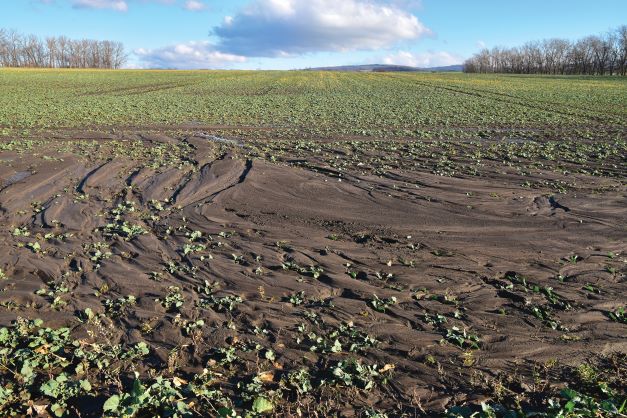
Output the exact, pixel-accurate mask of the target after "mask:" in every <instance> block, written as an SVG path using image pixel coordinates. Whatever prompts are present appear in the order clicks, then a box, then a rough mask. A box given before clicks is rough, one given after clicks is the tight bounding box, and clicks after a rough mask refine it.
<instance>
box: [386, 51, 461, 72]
mask: <svg viewBox="0 0 627 418" xmlns="http://www.w3.org/2000/svg"><path fill="white" fill-rule="evenodd" d="M463 61H464V59H463V58H462V57H460V56H459V55H456V54H451V53H450V52H446V51H429V52H422V53H413V52H408V51H398V52H397V53H395V54H391V55H387V56H386V57H384V58H383V63H384V64H388V65H408V66H410V67H421V68H425V67H441V66H446V65H455V64H461V63H462V62H463Z"/></svg>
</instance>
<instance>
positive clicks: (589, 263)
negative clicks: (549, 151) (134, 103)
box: [0, 133, 627, 415]
mask: <svg viewBox="0 0 627 418" xmlns="http://www.w3.org/2000/svg"><path fill="white" fill-rule="evenodd" d="M126 140H127V141H128V140H129V139H128V138H126ZM130 140H131V141H135V143H137V144H140V145H139V146H140V147H142V148H144V149H146V150H150V149H152V148H155V147H165V146H166V145H167V146H177V144H179V145H180V144H183V145H184V147H183V148H178V151H175V153H177V152H178V154H176V155H175V156H174V157H171V158H170V157H168V158H169V160H168V163H167V164H159V163H157V164H154V161H153V160H154V155H151V156H149V157H148V156H146V155H144V154H141V153H139V151H137V150H136V149H135V148H134V147H136V145H135V146H131V145H129V144H128V143H127V142H124V143H121V145H115V146H113V145H111V144H110V143H115V142H116V141H117V139H116V138H115V135H113V134H111V137H110V138H108V139H107V138H103V139H98V140H96V141H94V142H95V143H97V145H90V146H89V147H84V148H80V145H79V148H76V147H77V146H76V145H75V144H72V143H71V142H68V141H66V140H57V141H51V142H50V143H48V145H45V146H44V147H43V148H42V147H41V146H37V148H36V150H35V151H34V150H28V151H24V150H20V149H19V147H14V148H13V149H5V150H3V151H2V153H1V155H2V158H0V223H1V224H2V228H1V230H0V269H1V270H2V273H3V275H4V277H5V278H4V279H1V280H0V287H1V290H0V303H1V305H2V308H1V309H0V325H2V326H7V325H9V324H10V323H11V321H13V320H15V319H16V318H17V317H27V318H42V319H44V320H45V323H46V325H48V326H51V327H53V326H69V327H72V329H73V332H74V333H76V334H77V335H81V333H84V330H83V325H81V322H80V321H79V320H78V319H77V312H81V311H84V310H85V309H86V308H90V309H91V310H92V311H94V312H96V313H102V314H104V315H105V316H106V317H107V318H108V320H109V321H110V322H109V324H110V333H111V338H112V341H114V342H123V343H136V342H140V341H146V342H147V343H148V344H149V347H150V349H151V356H152V357H151V358H152V360H151V361H152V365H151V367H154V368H156V369H159V370H168V366H167V363H168V362H169V361H170V356H171V353H172V352H173V351H174V350H176V351H177V353H178V358H177V364H178V371H177V372H176V373H197V372H199V371H201V370H202V369H203V368H206V367H209V366H211V365H212V364H214V363H215V362H213V363H212V360H211V358H212V357H211V355H212V354H211V353H212V352H214V350H215V349H216V347H236V348H237V350H238V351H237V353H238V355H239V357H240V363H238V365H237V366H231V367H232V369H231V373H232V374H233V375H236V374H237V373H240V374H241V375H242V376H244V375H250V374H251V373H255V370H256V368H255V367H258V363H259V359H258V357H256V356H255V355H253V354H251V353H248V352H247V351H246V350H243V349H240V348H241V347H240V345H241V344H242V342H244V341H254V342H256V343H257V344H260V345H261V346H263V347H264V349H265V350H272V352H274V353H275V356H274V357H273V358H272V361H271V362H269V363H267V364H266V366H264V367H266V368H268V367H269V368H271V369H272V370H273V371H274V372H275V376H277V377H276V379H278V376H279V375H280V374H281V373H288V372H289V371H292V370H298V369H299V368H302V367H308V368H310V369H311V370H314V369H316V368H317V369H320V370H322V369H323V368H324V367H325V365H328V364H335V362H338V361H343V360H347V359H356V360H358V361H360V362H362V363H364V364H368V365H373V364H377V365H379V367H380V370H383V369H385V370H383V371H382V373H383V374H385V376H386V380H387V383H385V384H383V383H380V382H379V383H377V385H376V387H375V388H373V389H370V391H369V392H363V391H358V392H356V393H352V392H351V394H350V396H349V395H348V394H346V395H332V396H331V395H330V396H331V397H339V398H340V400H338V401H337V405H338V406H337V411H339V412H338V413H341V414H344V415H351V412H350V411H360V410H361V409H360V408H362V407H363V406H372V407H375V408H377V409H380V410H388V411H397V413H399V414H400V412H399V411H405V412H407V411H413V412H414V413H416V414H421V413H427V414H429V413H436V412H442V411H444V410H445V409H446V408H447V407H450V406H452V405H458V404H462V403H465V402H479V401H482V400H484V399H489V398H492V397H493V394H492V393H490V390H489V388H488V386H490V385H489V383H487V382H490V381H495V380H497V379H499V378H501V377H502V376H507V375H514V374H517V373H520V374H521V375H525V374H527V375H529V376H531V373H532V372H531V368H532V366H531V365H533V364H545V363H546V362H548V361H552V360H553V359H556V360H558V361H559V362H560V363H561V364H564V365H570V366H574V367H576V366H577V365H579V364H581V363H583V362H586V361H587V360H589V359H590V358H591V357H592V356H597V355H610V354H611V353H616V352H619V353H626V352H627V339H626V338H625V331H626V328H625V327H626V325H625V324H624V323H621V322H618V321H613V320H611V319H610V317H609V316H608V314H609V313H610V312H613V311H615V310H616V309H618V308H619V307H621V306H623V305H624V304H625V295H626V291H627V285H626V284H625V273H626V262H627V253H626V251H627V245H626V241H625V238H626V230H625V227H626V223H625V219H627V196H626V194H625V192H626V190H625V178H626V177H625V174H626V173H625V154H624V150H623V151H620V150H619V152H618V153H617V154H614V155H610V156H606V157H605V158H597V159H595V158H594V156H593V155H592V156H589V157H590V158H589V159H588V160H586V162H585V163H584V164H580V163H579V162H577V161H572V160H568V161H567V160H563V161H562V160H560V159H559V158H558V159H557V160H551V161H549V162H548V163H547V164H544V165H538V164H537V160H534V159H529V160H526V159H525V156H524V155H522V156H520V158H519V159H517V160H511V161H509V162H508V163H505V162H504V161H503V160H502V159H497V158H492V157H486V156H485V155H484V156H480V157H473V158H475V160H476V159H477V158H478V160H479V161H480V164H479V163H478V164H476V165H474V166H473V167H475V168H477V169H476V170H474V171H473V172H472V173H470V172H469V171H467V170H466V169H465V168H467V167H468V165H466V163H467V162H468V161H470V160H473V158H471V157H470V155H471V153H472V152H474V151H477V150H479V151H482V152H484V154H485V152H486V151H485V150H486V149H488V147H489V145H486V144H472V145H464V148H459V149H458V148H455V147H456V146H457V145H454V146H453V145H450V146H449V145H447V144H444V145H438V146H435V147H434V148H432V149H431V150H430V151H429V153H425V154H424V155H422V156H420V157H419V158H417V157H416V156H415V155H411V154H410V153H409V152H408V151H407V149H404V148H403V146H404V145H402V144H400V145H399V147H398V148H397V149H396V150H394V149H389V150H387V151H380V150H379V149H378V148H377V147H378V145H372V144H369V143H368V142H366V141H364V142H363V143H359V144H357V143H351V144H350V146H349V145H347V144H345V143H343V145H338V146H337V147H336V148H334V144H333V143H329V142H328V141H326V142H325V144H324V147H323V149H322V148H321V149H317V148H316V147H317V146H318V144H316V143H315V142H311V143H308V144H307V146H306V147H303V146H300V145H299V144H298V143H294V144H291V145H290V144H289V143H282V144H281V145H280V146H279V145H276V144H274V145H273V144H269V143H265V142H263V141H256V142H255V143H254V144H251V143H245V144H244V145H243V146H241V143H240V142H229V141H211V140H209V139H208V137H207V136H206V135H205V134H204V133H203V134H199V135H197V136H185V137H172V136H167V135H164V134H162V135H156V134H146V135H137V137H136V138H131V139H130ZM320 146H321V147H322V145H320ZM508 146H520V147H521V149H522V147H523V146H524V144H521V145H518V144H513V145H508ZM108 147H111V148H108ZM127 147H129V148H128V149H129V150H130V149H131V148H132V152H131V151H129V152H128V153H125V151H124V150H125V149H127ZM451 147H453V148H451ZM164 149H165V148H164ZM111 150H115V152H114V151H111ZM181 150H182V151H181ZM451 150H453V151H454V152H453V151H451ZM148 152H150V151H148ZM521 152H522V151H521ZM125 154H127V155H125ZM443 154H446V155H448V161H449V163H450V164H448V165H446V164H444V165H443V163H441V162H442V159H441V156H442V155H443ZM430 155H431V156H430ZM151 158H152V159H153V160H151ZM149 160H150V161H149ZM157 160H158V159H157ZM436 160H437V161H439V162H440V163H438V164H435V163H434V161H436ZM473 161H474V160H473ZM344 163H345V164H344ZM375 165H376V167H375ZM445 165H446V167H444V166H445ZM443 167H444V168H447V170H448V171H446V170H444V168H443ZM456 167H457V168H456ZM582 167H583V168H585V170H579V168H582ZM595 170H596V171H597V172H596V173H595ZM599 173H600V174H599ZM530 184H531V187H530V186H529V185H530ZM556 184H558V185H562V186H561V187H560V188H558V189H556V188H555V187H554V186H555V185H556ZM175 288H178V289H180V295H181V296H182V300H183V303H182V305H180V306H172V305H169V306H168V304H167V303H164V301H165V300H166V297H167V296H168V294H170V295H171V294H172V293H173V289H175ZM174 293H176V292H175V291H174ZM129 295H132V296H134V297H135V298H136V302H135V303H134V304H132V306H128V307H124V308H121V309H119V311H116V308H111V305H107V302H106V301H107V300H116V299H118V298H122V297H128V296H129ZM228 297H231V298H228ZM237 298H240V299H237ZM229 300H234V301H235V302H234V303H233V304H232V305H231V306H228V303H227V302H228V301H229ZM240 300H241V302H238V301H240ZM199 319H202V320H203V321H204V324H203V325H202V326H201V328H200V330H199V334H195V336H190V333H189V332H186V331H185V329H184V328H185V325H186V324H189V323H192V322H194V321H197V320H199ZM347 329H349V331H346V330H347ZM342 330H343V331H342ZM350 330H352V331H350ZM311 333H315V336H317V337H320V338H318V339H316V338H314V337H309V335H310V334H311ZM336 341H339V343H336ZM238 344H240V345H238ZM337 344H339V345H340V346H339V347H338V346H337ZM208 365H209V366H208ZM381 366H384V367H383V368H381ZM165 373H167V372H165ZM276 379H275V382H274V383H276ZM477 380H480V382H477ZM224 384H225V385H227V386H228V385H232V384H233V383H232V382H231V381H229V382H225V383H224ZM267 384H268V385H270V386H271V385H272V384H273V382H267ZM520 391H521V392H524V389H521V390H520ZM425 411H426V412H425ZM430 411H431V412H430ZM353 413H355V414H356V413H357V412H353Z"/></svg>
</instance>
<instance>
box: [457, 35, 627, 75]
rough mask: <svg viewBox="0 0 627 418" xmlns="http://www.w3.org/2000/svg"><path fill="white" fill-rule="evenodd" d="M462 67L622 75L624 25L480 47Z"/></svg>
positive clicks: (626, 42) (626, 52)
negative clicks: (579, 34) (569, 37)
mask: <svg viewBox="0 0 627 418" xmlns="http://www.w3.org/2000/svg"><path fill="white" fill-rule="evenodd" d="M464 71H465V72H468V73H516V74H587V75H622V76H624V75H625V74H626V73H627V25H623V26H621V27H619V28H617V29H615V30H612V31H610V32H608V33H605V34H603V35H598V36H588V37H586V38H583V39H580V40H578V41H575V42H572V41H568V40H565V39H545V40H543V41H535V42H528V43H526V44H524V45H523V46H521V47H516V48H499V47H496V48H492V49H484V50H482V51H481V52H479V53H478V54H476V55H474V56H473V57H472V58H470V59H468V60H467V61H466V62H465V63H464Z"/></svg>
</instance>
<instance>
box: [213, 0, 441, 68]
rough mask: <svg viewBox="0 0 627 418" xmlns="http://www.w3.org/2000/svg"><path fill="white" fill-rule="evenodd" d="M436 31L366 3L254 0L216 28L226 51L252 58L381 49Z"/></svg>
mask: <svg viewBox="0 0 627 418" xmlns="http://www.w3.org/2000/svg"><path fill="white" fill-rule="evenodd" d="M430 33H431V31H430V30H429V29H428V28H427V27H425V26H424V25H423V24H422V23H421V22H420V21H419V20H418V18H417V17H416V16H414V15H412V14H410V13H408V12H406V11H403V10H401V9H400V8H398V7H396V6H394V5H390V4H389V3H382V2H375V1H366V0H254V1H253V2H252V3H250V4H249V5H248V6H246V7H244V8H243V9H242V10H240V11H239V12H238V13H237V14H236V15H235V16H230V17H227V18H225V19H224V22H223V23H222V24H221V25H220V26H218V27H216V28H214V30H213V34H214V35H215V36H217V37H218V38H219V39H220V41H219V43H218V47H219V49H220V50H222V51H225V52H228V53H231V54H237V55H245V56H249V57H280V56H290V55H300V54H305V53H310V52H321V51H352V50H376V49H379V48H385V47H389V46H391V45H394V44H395V43H397V42H400V41H408V40H416V39H418V38H420V37H422V36H425V35H428V34H430Z"/></svg>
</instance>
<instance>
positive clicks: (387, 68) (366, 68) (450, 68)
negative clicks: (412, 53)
mask: <svg viewBox="0 0 627 418" xmlns="http://www.w3.org/2000/svg"><path fill="white" fill-rule="evenodd" d="M463 69H464V66H463V65H461V64H459V65H447V66H443V67H429V68H419V67H410V66H407V65H387V64H367V65H340V66H337V67H317V68H306V69H305V70H306V71H346V72H366V73H375V72H429V71H438V72H439V71H447V72H459V71H463Z"/></svg>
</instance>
